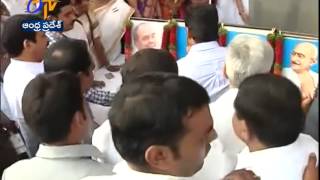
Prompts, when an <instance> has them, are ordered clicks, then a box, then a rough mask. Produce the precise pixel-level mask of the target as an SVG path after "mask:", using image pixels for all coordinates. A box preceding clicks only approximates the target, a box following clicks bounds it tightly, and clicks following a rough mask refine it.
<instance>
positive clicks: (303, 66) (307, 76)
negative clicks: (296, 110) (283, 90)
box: [282, 42, 319, 99]
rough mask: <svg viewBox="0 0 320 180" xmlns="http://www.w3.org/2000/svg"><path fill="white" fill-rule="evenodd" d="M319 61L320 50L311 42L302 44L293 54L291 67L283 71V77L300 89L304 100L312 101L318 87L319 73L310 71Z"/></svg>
mask: <svg viewBox="0 0 320 180" xmlns="http://www.w3.org/2000/svg"><path fill="white" fill-rule="evenodd" d="M317 59H318V48H317V47H316V46H315V45H314V44H312V43H310V42H302V43H299V44H297V45H296V46H295V48H294V49H293V51H292V52H291V58H290V67H287V68H284V69H283V70H282V75H284V76H285V77H287V78H288V79H290V80H291V81H292V82H293V83H294V84H295V85H296V86H298V87H299V88H300V90H301V93H302V96H303V97H304V98H311V99H312V98H313V96H314V92H315V89H316V87H317V85H318V81H319V77H318V73H316V72H314V71H312V70H311V69H310V68H311V66H313V65H314V64H316V63H317Z"/></svg>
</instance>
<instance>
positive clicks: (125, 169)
mask: <svg viewBox="0 0 320 180" xmlns="http://www.w3.org/2000/svg"><path fill="white" fill-rule="evenodd" d="M113 172H114V173H116V174H117V175H124V176H126V177H132V178H133V179H152V180H158V179H159V180H184V179H188V178H187V177H178V176H170V175H163V174H152V173H144V172H139V171H135V170H133V169H132V168H130V167H129V165H128V164H127V162H125V161H121V162H119V163H118V164H116V165H115V167H114V168H113Z"/></svg>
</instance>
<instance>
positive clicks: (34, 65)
mask: <svg viewBox="0 0 320 180" xmlns="http://www.w3.org/2000/svg"><path fill="white" fill-rule="evenodd" d="M10 64H12V66H20V67H24V69H28V71H30V72H31V73H32V74H39V73H43V72H44V66H43V61H41V62H29V61H22V60H18V59H14V58H11V59H10Z"/></svg>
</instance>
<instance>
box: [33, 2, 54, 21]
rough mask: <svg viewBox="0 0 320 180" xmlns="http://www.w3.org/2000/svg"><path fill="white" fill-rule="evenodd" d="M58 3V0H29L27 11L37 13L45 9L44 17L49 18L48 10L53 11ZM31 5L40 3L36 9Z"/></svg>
mask: <svg viewBox="0 0 320 180" xmlns="http://www.w3.org/2000/svg"><path fill="white" fill-rule="evenodd" d="M57 3H58V0H29V2H28V5H27V12H29V13H31V14H36V13H38V12H40V11H41V10H43V18H44V19H47V17H48V11H49V12H51V11H53V10H54V8H55V7H56V5H57ZM31 5H36V6H37V5H38V7H37V8H36V9H35V10H33V11H32V10H31Z"/></svg>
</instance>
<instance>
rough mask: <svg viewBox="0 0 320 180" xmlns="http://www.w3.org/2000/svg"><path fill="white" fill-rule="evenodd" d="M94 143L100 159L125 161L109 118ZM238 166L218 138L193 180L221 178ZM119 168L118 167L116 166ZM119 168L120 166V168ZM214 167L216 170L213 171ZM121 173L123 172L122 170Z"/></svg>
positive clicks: (96, 131) (94, 135) (114, 162)
mask: <svg viewBox="0 0 320 180" xmlns="http://www.w3.org/2000/svg"><path fill="white" fill-rule="evenodd" d="M92 144H93V145H94V146H96V147H97V148H98V149H99V150H100V151H101V152H102V153H103V157H102V158H101V159H100V160H102V161H103V162H106V163H110V164H112V165H115V166H116V167H117V166H118V164H119V163H120V164H121V162H122V161H124V160H123V159H122V158H121V156H120V154H119V153H118V152H117V150H116V149H115V147H114V144H113V140H112V135H111V128H110V123H109V120H107V121H105V122H104V123H103V124H102V125H101V126H100V127H99V128H97V129H96V130H95V131H94V134H93V137H92ZM235 166H236V158H233V157H232V156H230V155H229V154H228V153H225V152H224V148H223V145H222V144H221V142H220V141H219V140H218V139H216V140H214V141H213V142H212V143H211V150H210V151H209V153H208V155H207V157H206V158H205V161H204V164H203V167H202V169H201V170H199V171H198V172H197V173H196V174H195V175H194V176H193V177H190V178H189V179H192V180H220V179H221V178H222V177H224V176H225V175H226V174H228V173H229V172H230V171H232V170H233V169H234V168H235ZM115 169H117V168H115ZM118 169H119V168H118ZM212 169H214V171H212ZM120 174H122V173H121V172H120Z"/></svg>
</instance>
